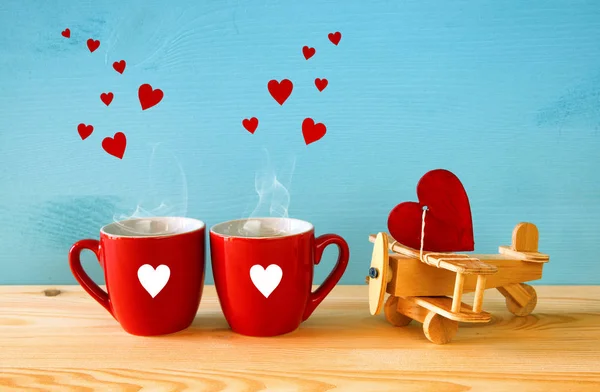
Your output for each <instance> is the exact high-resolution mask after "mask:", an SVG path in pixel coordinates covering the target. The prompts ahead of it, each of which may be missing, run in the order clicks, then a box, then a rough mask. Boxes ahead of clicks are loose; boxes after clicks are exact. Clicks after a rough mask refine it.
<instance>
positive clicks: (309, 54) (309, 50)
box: [302, 46, 317, 60]
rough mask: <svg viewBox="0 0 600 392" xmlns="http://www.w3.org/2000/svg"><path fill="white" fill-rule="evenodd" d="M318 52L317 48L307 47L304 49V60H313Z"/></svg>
mask: <svg viewBox="0 0 600 392" xmlns="http://www.w3.org/2000/svg"><path fill="white" fill-rule="evenodd" d="M316 52H317V51H316V49H315V48H309V47H308V46H305V47H303V48H302V54H303V55H304V58H305V59H307V60H308V59H309V58H311V57H312V56H314V55H315V53H316Z"/></svg>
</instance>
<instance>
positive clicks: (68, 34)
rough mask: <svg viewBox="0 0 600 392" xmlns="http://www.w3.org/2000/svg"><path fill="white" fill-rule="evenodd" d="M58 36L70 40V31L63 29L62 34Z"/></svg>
mask: <svg viewBox="0 0 600 392" xmlns="http://www.w3.org/2000/svg"><path fill="white" fill-rule="evenodd" d="M60 35H62V36H63V37H65V38H71V30H70V29H64V30H63V31H62V33H60Z"/></svg>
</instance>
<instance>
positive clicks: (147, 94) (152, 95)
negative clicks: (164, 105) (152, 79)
mask: <svg viewBox="0 0 600 392" xmlns="http://www.w3.org/2000/svg"><path fill="white" fill-rule="evenodd" d="M138 97H139V99H140V105H142V110H146V109H150V108H151V107H152V106H156V105H157V104H158V103H159V102H160V101H162V99H163V97H164V94H163V92H162V90H161V89H158V88H157V89H155V90H153V89H152V86H151V85H149V84H147V83H146V84H142V85H141V86H140V88H139V89H138Z"/></svg>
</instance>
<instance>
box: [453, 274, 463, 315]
mask: <svg viewBox="0 0 600 392" xmlns="http://www.w3.org/2000/svg"><path fill="white" fill-rule="evenodd" d="M464 283H465V276H464V275H463V274H461V273H460V272H458V273H457V274H456V280H455V281H454V295H453V296H452V312H454V313H459V312H460V305H461V303H462V293H463V284H464Z"/></svg>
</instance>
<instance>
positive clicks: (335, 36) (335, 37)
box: [327, 31, 342, 46]
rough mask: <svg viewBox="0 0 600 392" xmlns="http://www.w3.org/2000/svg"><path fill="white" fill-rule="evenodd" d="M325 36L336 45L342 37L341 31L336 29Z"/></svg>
mask: <svg viewBox="0 0 600 392" xmlns="http://www.w3.org/2000/svg"><path fill="white" fill-rule="evenodd" d="M327 37H328V38H329V40H330V41H331V43H332V44H334V45H335V46H337V44H339V43H340V40H341V39H342V33H340V32H339V31H336V32H335V33H329V34H328V35H327Z"/></svg>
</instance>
